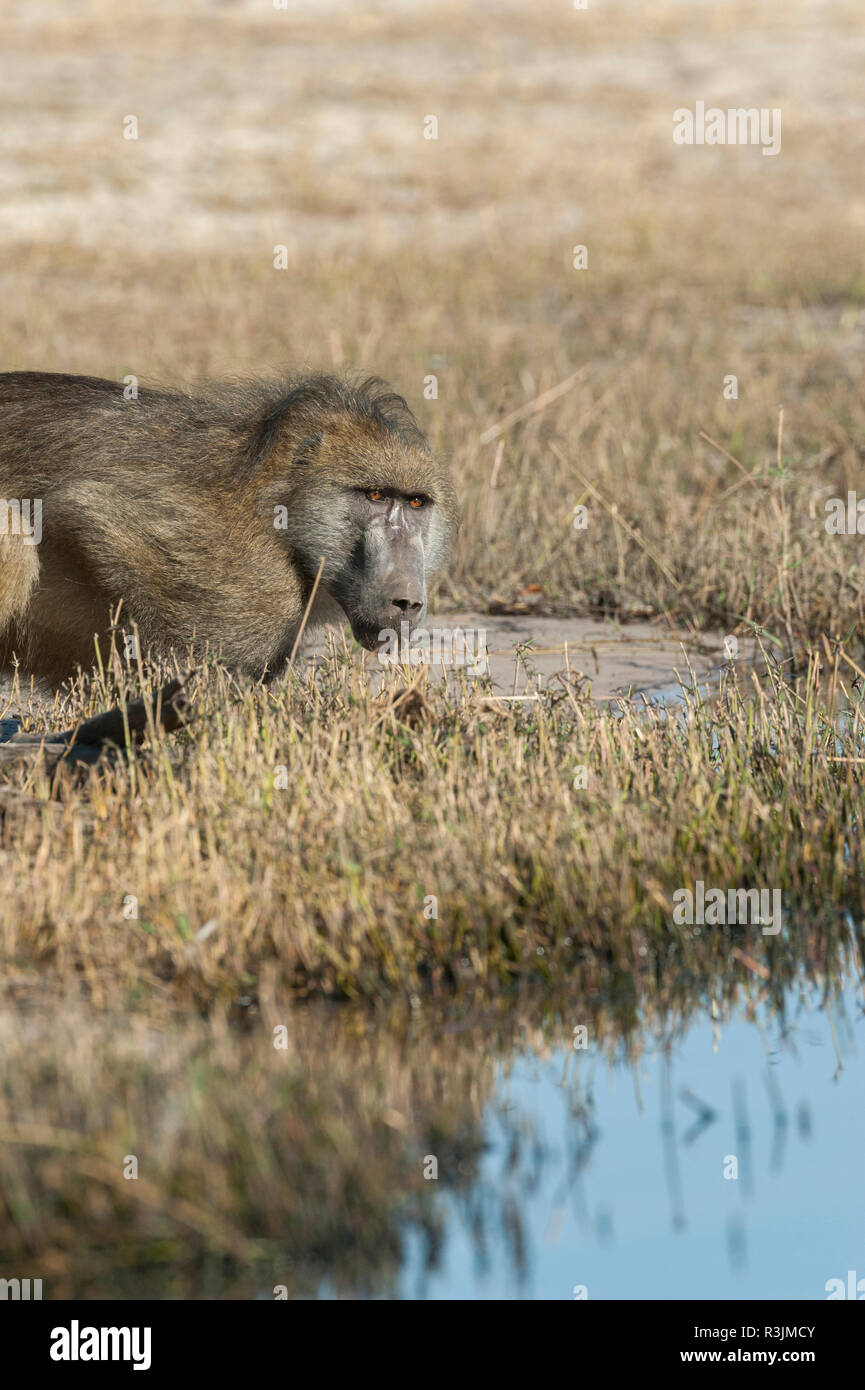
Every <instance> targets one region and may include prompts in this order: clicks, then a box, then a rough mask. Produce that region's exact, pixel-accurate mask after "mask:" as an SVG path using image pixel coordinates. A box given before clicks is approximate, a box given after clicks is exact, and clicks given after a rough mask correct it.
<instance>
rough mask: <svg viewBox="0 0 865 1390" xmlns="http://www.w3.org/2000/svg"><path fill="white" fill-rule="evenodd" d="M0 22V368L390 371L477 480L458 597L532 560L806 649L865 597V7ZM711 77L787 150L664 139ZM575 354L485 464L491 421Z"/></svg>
mask: <svg viewBox="0 0 865 1390" xmlns="http://www.w3.org/2000/svg"><path fill="white" fill-rule="evenodd" d="M3 29H4V33H3V40H4V44H3V47H4V57H3V71H4V81H3V84H2V91H0V132H2V134H0V246H2V250H3V270H2V274H0V290H2V293H0V341H2V344H3V366H4V368H7V369H8V368H43V369H50V370H63V371H77V372H91V373H97V374H102V375H106V376H109V377H113V378H119V377H122V376H124V375H126V374H127V373H134V374H135V375H136V376H138V377H139V378H140V380H141V381H142V382H143V383H146V382H148V381H152V380H155V379H158V380H161V381H164V382H168V383H173V382H184V383H192V382H194V381H195V380H196V379H200V378H202V377H224V376H235V375H243V374H245V373H256V372H262V371H265V372H270V373H277V372H278V371H279V370H280V369H282V368H285V367H289V368H296V367H298V366H301V367H302V366H310V367H316V368H321V367H326V368H327V367H336V368H342V367H358V368H360V369H362V370H374V371H375V372H378V373H380V374H381V375H383V376H385V377H387V378H389V379H390V380H392V381H393V382H394V383H395V384H396V386H397V387H398V388H399V389H400V390H401V391H402V392H403V393H404V394H405V395H406V396H407V398H408V399H409V402H410V403H411V404H412V406H413V407H414V408H415V409H416V410H417V412H418V414H419V416H420V418H421V420H422V423H423V424H424V425H425V427H426V428H428V430H429V431H430V434H431V436H432V438H433V440H434V443H435V445H436V447H437V448H438V449H440V450H441V451H442V452H443V453H445V454H446V455H447V456H448V457H450V458H451V459H452V460H453V464H454V467H455V471H456V474H457V478H458V482H459V486H460V490H461V494H462V497H463V499H464V502H465V506H466V526H465V530H464V533H463V537H462V540H461V543H460V548H459V551H458V554H457V557H456V563H455V565H454V567H453V569H452V571H451V572H450V574H449V576H448V578H447V579H446V580H445V581H444V582H443V583H442V586H441V592H440V602H441V603H442V604H445V605H448V604H449V605H451V606H453V605H454V604H458V605H463V606H466V605H467V604H472V605H476V606H481V607H482V606H483V605H484V603H485V602H486V601H489V599H490V598H491V597H493V598H501V597H504V598H505V599H507V598H509V597H510V596H511V595H512V594H514V593H516V592H518V591H519V590H520V589H522V588H524V587H525V586H527V585H529V584H533V583H540V584H541V585H542V586H543V589H544V593H545V602H546V603H547V604H548V606H550V607H552V608H558V609H560V610H568V611H576V610H586V609H591V608H596V609H597V608H598V607H600V608H602V609H604V610H605V611H612V612H614V613H615V612H621V613H622V614H623V615H624V616H627V615H628V613H629V612H630V611H636V610H637V609H638V608H649V609H651V610H652V611H654V612H659V613H661V612H667V613H669V614H670V615H671V616H674V617H677V618H679V619H681V620H685V621H688V622H693V623H695V624H697V625H705V624H706V623H713V624H715V625H720V626H721V627H722V628H723V629H724V630H732V629H734V628H735V626H736V624H737V623H738V622H739V621H741V620H743V619H744V620H746V621H757V622H763V623H765V624H766V625H767V627H769V629H770V630H771V631H772V632H773V633H776V634H777V635H778V636H779V637H780V638H781V639H782V640H784V641H785V643H786V644H787V645H791V644H792V643H793V642H795V641H797V640H799V639H800V638H802V637H814V636H815V635H816V634H817V633H819V631H820V630H822V629H824V628H825V629H827V630H829V631H832V632H836V631H837V632H839V633H840V632H846V631H848V630H849V627H850V624H851V623H852V622H853V621H855V619H856V618H858V617H859V616H860V615H861V611H862V582H861V578H860V575H859V572H858V568H859V567H858V564H857V563H855V562H857V561H858V542H856V541H855V540H852V541H851V540H850V539H849V538H837V537H827V536H826V534H825V531H824V527H823V521H824V519H825V514H824V511H823V504H824V501H825V499H826V498H827V497H828V496H833V495H842V496H843V495H845V493H846V490H847V488H848V487H855V486H856V485H857V483H861V479H862V468H861V463H862V446H861V440H862V424H863V392H862V378H863V370H862V350H863V343H865V315H863V297H865V253H863V233H865V186H863V183H862V168H863V163H865V124H863V120H862V97H861V73H862V70H863V62H865V15H863V13H862V10H861V6H860V5H858V4H856V3H846V0H834V3H831V4H827V3H814V2H813V0H811V2H808V0H791V3H784V4H780V3H778V4H776V3H770V2H769V0H762V3H758V4H753V3H738V2H737V0H726V3H702V2H701V0H666V3H665V2H664V0H661V3H659V4H653V5H651V6H642V5H634V4H632V3H616V0H605V2H604V3H594V4H590V6H589V8H588V9H587V10H585V11H578V10H574V9H573V8H572V7H571V6H570V5H569V3H566V0H541V2H540V3H528V0H521V3H508V2H507V0H505V3H495V4H489V3H484V2H483V0H482V2H481V3H472V4H468V3H466V4H455V3H448V2H447V0H445V3H442V4H436V5H426V4H421V3H407V2H406V0H388V3H379V4H375V3H372V4H368V5H366V4H365V5H363V6H357V5H354V4H349V3H344V2H343V0H317V2H316V3H314V4H313V3H297V2H296V0H291V3H290V4H289V7H288V9H287V10H276V9H274V8H273V6H272V4H271V3H270V0H254V2H253V0H247V2H246V3H237V4H231V3H225V4H197V3H195V0H188V3H185V4H184V5H181V6H177V5H175V4H173V3H171V4H169V3H163V0H156V2H155V3H147V4H132V5H123V6H116V5H114V4H111V3H107V0H81V2H80V3H77V4H76V5H75V6H69V5H65V4H57V5H54V4H50V3H42V4H38V5H32V4H15V3H10V4H9V5H7V6H6V7H5V16H4V23H3ZM698 99H699V100H703V101H705V102H706V104H707V105H712V104H715V105H719V106H721V107H723V108H726V107H727V106H756V107H769V108H774V107H779V108H780V109H781V111H782V136H783V139H782V150H781V153H780V155H778V156H777V157H774V158H773V157H766V156H764V155H763V154H762V153H761V151H760V149H759V148H758V147H754V146H744V147H739V146H715V147H710V146H702V147H698V146H692V147H682V146H677V145H674V143H673V140H672V129H673V120H672V116H673V111H674V110H675V109H676V108H677V107H682V106H686V107H689V108H693V106H694V103H695V101H696V100H698ZM127 115H134V116H136V117H137V119H138V122H139V138H138V140H136V141H132V140H125V139H123V118H124V117H125V116H127ZM427 115H435V116H436V117H437V120H438V139H437V140H426V139H424V138H423V129H424V118H425V117H426V116H427ZM578 244H584V245H586V246H587V247H588V254H589V268H588V270H585V271H579V270H575V269H574V268H573V266H572V253H573V247H574V246H575V245H578ZM277 245H284V246H285V247H286V248H287V252H288V268H287V269H286V270H283V271H278V270H275V269H274V268H273V248H274V247H275V246H277ZM581 368H582V369H584V370H583V372H582V374H581V376H580V377H579V379H578V380H577V381H576V383H575V384H574V385H573V387H572V388H571V389H570V390H569V391H567V392H566V393H565V394H564V395H563V396H561V397H559V398H558V399H557V400H555V401H554V402H552V403H551V404H550V405H549V406H548V407H547V408H546V409H545V410H543V411H542V412H540V413H538V414H537V415H535V416H533V417H531V418H530V419H529V420H528V421H527V422H524V423H522V424H520V425H518V426H515V427H512V428H510V429H508V430H506V431H505V433H504V435H503V436H502V438H503V444H504V447H503V450H502V453H501V457H500V459H499V462H498V467H497V468H496V467H495V458H496V448H497V444H496V442H495V441H494V442H492V443H490V444H485V445H481V444H480V443H479V442H478V441H479V436H480V434H481V433H482V432H483V431H484V430H485V429H486V428H488V427H489V426H490V425H492V424H494V423H495V422H496V421H497V420H498V419H500V418H501V417H502V415H503V414H506V413H507V412H509V411H511V410H513V409H516V408H517V407H519V406H520V405H522V404H524V403H525V402H527V401H531V400H532V399H533V398H534V397H536V396H537V395H538V394H539V393H541V392H543V391H545V390H547V389H548V388H550V387H552V386H554V385H556V384H557V383H558V382H560V381H563V380H565V379H566V378H568V377H569V376H570V375H571V374H572V373H573V372H575V371H576V370H578V369H581ZM431 373H432V374H435V375H436V377H437V378H438V391H439V395H438V399H437V400H429V401H427V400H424V398H423V383H424V378H425V377H426V376H428V375H429V374H431ZM729 373H732V374H735V375H736V376H737V378H738V382H739V399H738V400H737V401H727V400H724V398H723V395H722V389H723V378H724V376H725V375H726V374H729ZM780 404H783V405H784V407H785V424H784V438H783V457H784V460H785V465H786V466H787V469H788V471H787V474H786V477H784V478H777V477H773V476H772V471H771V470H772V469H773V467H774V465H775V462H776V443H777V414H778V406H779V405H780ZM700 431H703V432H705V433H708V434H709V435H710V436H711V437H712V438H714V439H716V440H717V441H718V442H719V443H720V444H722V445H723V447H724V448H726V449H727V450H728V451H729V452H730V453H732V454H733V455H735V456H736V457H737V458H738V459H739V460H740V461H741V462H742V464H743V465H744V466H745V468H746V469H748V470H749V471H752V472H754V473H755V479H754V481H753V482H752V483H750V484H749V483H742V484H741V485H740V486H738V487H737V488H736V489H735V490H734V491H733V492H731V493H729V492H728V490H729V489H730V488H731V486H732V484H734V483H737V482H739V481H740V478H741V475H740V473H739V471H738V470H737V468H736V467H735V465H734V464H733V463H731V462H730V461H729V460H727V459H726V458H725V457H724V456H723V455H722V454H721V453H720V452H719V451H718V450H717V449H714V448H713V447H712V446H711V445H709V444H708V443H707V442H706V441H705V440H703V439H702V438H701V437H700ZM586 477H588V479H589V480H590V481H591V482H593V483H594V485H595V486H596V487H597V489H598V490H599V492H600V495H601V497H602V498H603V503H596V505H595V506H594V507H591V500H592V499H591V498H590V497H588V496H587V494H586V489H585V487H584V486H583V483H582V479H583V478H586ZM491 484H494V485H491ZM578 501H588V502H589V504H590V510H591V515H590V523H589V527H588V530H587V531H586V532H584V533H580V534H579V536H578V537H575V535H574V533H573V531H572V530H571V529H570V524H569V523H570V517H571V512H572V508H573V506H574V504H575V503H576V502H578ZM604 504H606V507H610V506H617V507H618V508H619V510H620V513H621V516H622V518H623V519H624V520H626V521H627V523H628V525H629V526H630V527H633V528H636V529H637V531H638V532H639V537H640V538H637V539H635V538H634V536H633V535H632V533H631V532H630V531H629V530H628V529H627V528H626V527H624V526H621V525H619V524H618V523H616V522H614V521H613V520H611V518H610V516H609V514H608V511H607V510H606V509H605V506H604ZM644 542H645V543H648V547H649V549H651V550H653V551H654V553H655V557H656V558H655V559H653V558H651V557H650V555H649V554H648V553H647V549H646V544H644ZM657 559H662V560H663V562H664V566H665V567H666V570H667V573H665V572H664V569H663V568H661V567H660V566H659V565H658V563H657Z"/></svg>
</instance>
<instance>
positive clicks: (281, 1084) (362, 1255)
mask: <svg viewBox="0 0 865 1390" xmlns="http://www.w3.org/2000/svg"><path fill="white" fill-rule="evenodd" d="M812 938H813V939H812ZM701 943H702V944H701V951H702V952H703V955H702V956H701V957H697V956H695V957H694V958H693V960H689V961H688V962H681V961H680V962H679V969H678V970H677V969H676V966H675V962H674V961H672V960H671V962H670V963H669V965H668V966H667V967H666V968H664V969H660V968H658V970H657V971H655V970H652V971H650V972H646V974H645V976H644V977H643V978H642V980H640V979H638V978H637V977H636V976H633V975H630V976H627V975H622V974H621V972H617V971H615V970H613V969H612V968H611V969H610V970H608V971H605V972H598V971H597V970H596V969H595V967H594V965H592V964H589V965H587V966H586V967H585V969H581V968H577V969H575V971H574V973H573V975H572V977H571V979H570V981H569V986H568V990H567V993H566V995H565V996H564V997H563V998H559V999H553V998H552V997H550V996H544V997H539V996H537V995H535V994H532V993H526V995H525V996H523V995H519V996H516V997H511V998H508V999H502V1000H501V1001H500V1003H499V1005H498V1006H497V1008H496V1009H495V1011H493V1012H492V1013H486V1014H484V1015H483V1016H482V1017H481V1016H478V1015H477V1014H476V1013H474V1012H473V1011H472V1010H471V1009H467V1008H466V1006H465V1005H463V1006H462V1008H461V1010H459V1011H458V1010H457V1008H456V1006H455V1005H454V1004H444V1003H443V1004H441V1005H439V1006H432V1005H429V1004H428V1005H424V1006H422V1007H420V1008H418V1009H414V1010H412V1009H409V1010H407V1011H398V1010H391V1011H389V1012H385V1011H382V1012H381V1013H378V1014H376V1013H373V1012H371V1011H370V1010H368V1009H362V1010H361V1009H358V1010H353V1009H347V1008H338V1007H331V1008H326V1007H321V1006H316V1007H307V1006H304V1005H302V1004H299V1003H298V1002H297V1001H291V1000H280V999H279V998H277V997H276V995H275V993H273V992H271V991H270V989H269V988H268V986H267V982H266V980H265V981H263V983H262V988H261V992H260V996H259V999H258V1001H257V1002H256V1003H255V1004H254V1005H253V1006H252V1007H249V1008H247V1009H245V1010H244V1020H243V1022H242V1023H241V1024H230V1023H229V1022H228V1020H227V1019H225V1018H222V1019H211V1020H205V1019H195V1020H193V1019H189V1018H182V1019H177V1018H173V1019H172V1018H169V1017H166V1020H165V1022H164V1026H163V1027H162V1028H157V1027H155V1026H154V1025H153V1021H152V1020H150V1021H147V1020H143V1019H140V1018H136V1017H135V1016H134V1015H133V1016H124V1017H121V1018H118V1019H114V1020H112V1019H111V1018H110V1017H108V1016H102V1015H99V1014H96V1013H93V1012H92V1011H88V1010H87V1009H86V1008H84V1007H82V1006H81V1005H72V1004H68V1005H67V1004H62V1005H61V1003H60V1002H59V1001H58V1002H56V1003H55V1004H54V1005H52V1007H51V1008H50V1009H49V1010H47V1011H46V1010H44V1009H40V1008H34V1007H29V1008H28V1009H26V1010H24V1011H17V1012H15V1011H12V1010H8V1009H7V1010H6V1011H5V1012H0V1053H2V1055H3V1057H4V1060H5V1063H6V1065H5V1068H4V1071H3V1076H2V1086H0V1198H2V1201H3V1203H4V1206H5V1211H6V1218H5V1219H4V1221H3V1222H2V1223H0V1277H5V1278H11V1277H17V1278H22V1279H23V1278H27V1277H34V1278H42V1279H43V1281H44V1284H45V1294H44V1296H45V1297H46V1298H63V1297H66V1298H69V1297H72V1298H84V1299H89V1298H97V1297H103V1298H106V1297H107V1298H129V1297H139V1298H140V1297H145V1298H242V1299H247V1298H263V1299H272V1298H273V1297H274V1296H275V1294H274V1290H276V1291H277V1295H279V1294H282V1295H284V1296H285V1297H288V1298H299V1297H300V1298H303V1297H325V1298H327V1297H337V1298H356V1297H361V1298H370V1297H372V1298H381V1297H385V1298H392V1297H402V1298H433V1299H434V1298H456V1299H473V1298H552V1299H572V1298H574V1297H581V1296H588V1297H589V1298H590V1299H597V1298H614V1299H629V1298H647V1297H651V1298H669V1299H680V1298H695V1297H696V1298H700V1297H720V1298H794V1297H796V1298H823V1297H825V1296H826V1294H825V1292H824V1290H825V1285H826V1282H827V1281H828V1280H830V1279H832V1278H839V1279H841V1280H846V1278H847V1271H848V1270H857V1269H858V1270H860V1271H861V1274H862V1275H865V1255H863V1240H862V1235H863V1229H862V1227H863V1204H862V1200H861V1172H862V1158H863V1152H865V1136H863V1115H862V1110H863V1107H862V1104H861V1097H862V1063H861V1057H860V1053H861V1048H860V1049H859V1051H858V1052H857V1039H858V1037H859V1036H860V1035H861V1030H862V1008H861V986H860V985H857V984H856V982H855V975H854V973H853V972H852V970H851V964H852V962H853V961H854V960H856V959H858V954H857V953H858V949H859V948H858V946H857V945H855V944H854V934H853V933H852V930H851V936H850V937H849V938H847V940H846V941H845V940H844V939H842V938H841V937H838V938H837V939H835V940H834V941H833V940H830V935H829V933H828V931H827V929H825V928H824V929H821V932H820V935H819V939H818V938H817V937H816V936H815V935H814V934H812V933H809V932H807V931H805V930H804V929H803V931H802V932H800V933H799V935H798V936H797V938H796V941H795V943H794V942H793V941H792V940H791V941H790V942H789V943H787V942H785V941H784V940H783V939H782V938H778V940H777V941H775V942H774V943H773V947H772V949H773V951H774V953H775V954H774V957H773V971H772V977H771V978H770V979H768V980H763V979H762V978H758V977H755V976H753V975H752V974H749V972H744V971H743V968H742V967H741V964H740V963H738V962H737V961H736V960H735V959H733V957H732V956H731V955H730V954H729V952H728V953H727V955H726V957H724V956H723V954H722V946H723V939H722V938H721V937H720V936H719V937H717V938H716V939H715V940H714V944H712V943H709V942H708V940H707V939H704V938H701ZM710 947H711V949H710ZM818 951H819V952H821V953H822V968H821V970H820V971H817V970H816V969H815V968H813V967H809V968H808V969H807V970H806V968H805V967H804V966H802V965H801V964H799V965H797V964H796V958H797V957H798V958H799V960H800V961H801V960H803V959H809V958H810V959H813V958H814V957H815V954H816V953H817V952H818ZM716 955H717V959H718V960H722V959H725V960H726V967H721V968H719V967H718V965H717V964H716ZM701 962H702V966H703V967H704V968H705V974H703V975H701V974H700V973H699V972H700V964H701ZM575 1018H579V1019H580V1020H582V1022H581V1023H580V1025H579V1027H583V1026H584V1027H585V1030H586V1031H585V1039H584V1038H583V1035H582V1034H581V1033H580V1032H579V1027H578V1029H575V1028H574V1019H575ZM48 1019H50V1026H49V1023H48V1022H47V1020H48ZM277 1039H280V1040H281V1041H280V1042H279V1043H277ZM584 1040H585V1042H586V1044H587V1045H586V1046H585V1047H578V1048H576V1049H575V1048H574V1046H573V1045H572V1044H573V1042H575V1041H576V1042H578V1043H580V1042H582V1041H584ZM128 1155H136V1156H137V1158H138V1161H139V1163H140V1173H141V1177H140V1179H139V1181H138V1183H137V1184H136V1183H133V1182H126V1181H124V1180H123V1174H124V1165H125V1164H126V1161H127V1156H128ZM575 1291H576V1292H575Z"/></svg>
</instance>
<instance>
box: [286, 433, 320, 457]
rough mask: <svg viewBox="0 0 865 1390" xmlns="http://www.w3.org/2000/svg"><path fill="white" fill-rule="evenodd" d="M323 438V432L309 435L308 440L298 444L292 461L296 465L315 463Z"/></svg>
mask: <svg viewBox="0 0 865 1390" xmlns="http://www.w3.org/2000/svg"><path fill="white" fill-rule="evenodd" d="M322 437H323V436H322V432H321V430H316V431H315V433H314V434H308V435H307V436H306V439H302V440H301V441H300V443H299V444H298V446H297V449H296V450H295V454H294V459H293V460H292V461H293V462H294V463H296V464H304V463H315V460H316V456H317V454H318V450H319V446H320V444H321V441H322Z"/></svg>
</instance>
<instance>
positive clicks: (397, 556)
mask: <svg viewBox="0 0 865 1390" xmlns="http://www.w3.org/2000/svg"><path fill="white" fill-rule="evenodd" d="M321 452H323V449H322V450H321ZM300 467H301V468H302V469H303V471H304V475H305V476H304V478H303V481H302V483H301V485H300V486H299V487H297V488H296V489H293V491H294V498H293V502H292V506H291V508H290V512H291V523H290V525H291V536H290V538H289V539H290V542H291V544H292V548H293V551H294V554H295V557H296V559H297V560H298V561H299V562H300V566H301V568H302V570H303V571H304V573H305V575H306V577H307V581H308V582H309V581H310V580H312V579H314V577H315V575H316V573H317V571H318V567H319V564H320V562H321V559H322V557H323V558H324V568H323V570H322V576H321V581H320V584H321V588H322V589H323V591H324V593H325V594H327V595H328V596H329V597H330V598H331V599H333V600H335V601H336V603H338V604H339V606H340V607H341V608H342V610H343V612H344V613H345V615H346V617H347V618H348V620H349V622H350V623H351V630H352V632H353V634H354V636H355V638H356V640H357V641H358V642H360V643H361V645H362V646H364V647H366V648H367V650H368V651H376V650H377V649H378V648H379V647H380V646H381V645H382V643H383V642H384V641H385V640H386V639H387V632H386V631H385V630H386V629H390V630H392V631H396V632H397V633H399V631H400V627H401V624H402V623H408V624H409V628H413V627H416V626H419V625H420V624H422V623H423V622H424V620H425V618H426V612H427V583H428V580H429V578H430V576H431V575H432V574H433V572H434V571H435V570H437V569H439V568H440V567H441V566H442V565H443V564H444V562H445V560H446V558H447V554H448V550H449V548H450V542H451V539H452V535H453V531H454V529H455V526H456V506H455V503H454V498H453V492H452V489H451V485H450V481H449V479H448V477H447V475H446V473H445V472H444V471H443V470H441V469H440V468H438V467H437V466H436V464H435V463H434V462H433V460H432V459H431V457H430V456H429V455H427V454H426V453H423V452H421V451H420V450H417V451H415V450H409V449H406V450H401V449H400V450H395V449H394V448H393V447H391V448H390V449H384V450H382V451H380V452H379V451H378V450H369V449H365V450H363V454H362V456H358V455H357V454H356V455H355V457H354V458H352V459H347V458H346V457H345V454H343V453H341V452H340V456H339V458H338V461H337V460H336V459H334V460H332V461H330V465H329V466H328V463H325V462H324V461H323V460H322V459H321V458H319V461H318V466H317V463H316V461H312V462H309V463H305V464H301V465H300Z"/></svg>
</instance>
